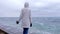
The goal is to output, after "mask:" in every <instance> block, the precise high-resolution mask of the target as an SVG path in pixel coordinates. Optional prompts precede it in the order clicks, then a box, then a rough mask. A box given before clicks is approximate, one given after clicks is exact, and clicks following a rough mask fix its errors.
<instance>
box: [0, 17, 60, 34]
mask: <svg viewBox="0 0 60 34" xmlns="http://www.w3.org/2000/svg"><path fill="white" fill-rule="evenodd" d="M17 19H19V18H18V17H0V24H2V25H5V26H11V27H13V28H17V29H20V28H21V22H20V23H19V24H16V20H17ZM29 32H30V33H35V34H60V17H32V27H31V28H30V29H29Z"/></svg>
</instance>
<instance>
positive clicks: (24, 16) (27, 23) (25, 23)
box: [16, 2, 32, 34]
mask: <svg viewBox="0 0 60 34" xmlns="http://www.w3.org/2000/svg"><path fill="white" fill-rule="evenodd" d="M21 20H22V27H23V34H28V30H29V28H30V27H32V22H31V10H30V9H29V4H28V3H27V2H26V3H25V4H24V8H23V9H22V10H21V15H20V18H19V20H18V21H16V23H17V24H19V21H21Z"/></svg>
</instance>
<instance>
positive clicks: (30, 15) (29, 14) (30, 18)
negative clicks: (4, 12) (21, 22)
mask: <svg viewBox="0 0 60 34" xmlns="http://www.w3.org/2000/svg"><path fill="white" fill-rule="evenodd" d="M29 19H30V23H32V20H31V10H30V11H29Z"/></svg>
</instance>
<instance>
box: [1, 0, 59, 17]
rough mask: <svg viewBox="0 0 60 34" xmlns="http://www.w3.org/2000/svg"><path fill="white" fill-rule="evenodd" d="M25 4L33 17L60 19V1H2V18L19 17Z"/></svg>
mask: <svg viewBox="0 0 60 34" xmlns="http://www.w3.org/2000/svg"><path fill="white" fill-rule="evenodd" d="M25 2H29V4H30V8H31V11H32V13H31V14H32V17H60V0H0V17H18V16H19V15H20V13H21V12H20V10H21V9H22V8H23V7H24V3H25Z"/></svg>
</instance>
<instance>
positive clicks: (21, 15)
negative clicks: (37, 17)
mask: <svg viewBox="0 0 60 34" xmlns="http://www.w3.org/2000/svg"><path fill="white" fill-rule="evenodd" d="M22 18H23V10H21V14H20V16H19V20H18V21H21V19H22Z"/></svg>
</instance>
